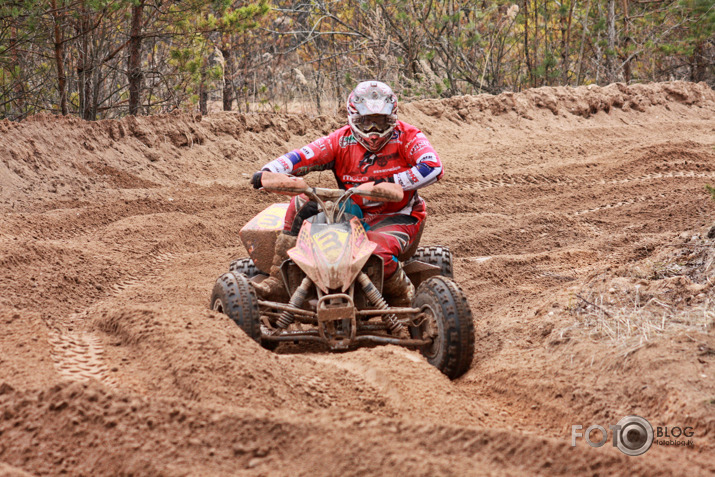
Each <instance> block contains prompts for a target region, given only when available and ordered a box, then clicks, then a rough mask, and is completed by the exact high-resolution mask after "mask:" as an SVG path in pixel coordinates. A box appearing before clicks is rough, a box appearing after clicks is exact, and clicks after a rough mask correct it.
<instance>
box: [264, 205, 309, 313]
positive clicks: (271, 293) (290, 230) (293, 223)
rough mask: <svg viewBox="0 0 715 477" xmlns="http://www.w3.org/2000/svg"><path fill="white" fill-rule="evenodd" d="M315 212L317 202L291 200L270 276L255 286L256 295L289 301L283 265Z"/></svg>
mask: <svg viewBox="0 0 715 477" xmlns="http://www.w3.org/2000/svg"><path fill="white" fill-rule="evenodd" d="M315 212H317V207H316V206H315V202H310V201H308V198H307V197H306V196H304V195H299V196H296V197H293V199H291V201H290V204H289V205H288V210H287V212H286V217H285V222H284V223H283V232H282V233H281V234H280V235H278V238H277V239H276V247H275V251H274V253H273V263H272V265H271V269H270V276H269V277H268V278H266V279H265V280H263V281H262V282H261V283H257V284H255V285H254V288H255V289H256V293H258V295H259V296H260V297H261V298H263V299H264V300H265V299H271V300H277V301H287V300H288V298H289V297H288V293H287V292H286V290H285V287H284V286H283V280H282V279H281V264H282V263H283V262H284V261H285V260H287V259H288V250H290V249H291V248H293V247H295V243H296V241H297V238H298V232H299V231H300V226H301V225H302V223H303V220H305V219H306V218H307V217H310V215H314V213H315Z"/></svg>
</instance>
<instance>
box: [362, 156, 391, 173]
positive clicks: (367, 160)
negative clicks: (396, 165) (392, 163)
mask: <svg viewBox="0 0 715 477" xmlns="http://www.w3.org/2000/svg"><path fill="white" fill-rule="evenodd" d="M377 159H378V157H377V154H373V153H372V152H370V151H365V155H363V156H362V159H360V172H362V173H363V174H365V173H366V172H367V170H368V169H369V168H370V166H372V165H373V164H375V161H376V160H377ZM385 165H387V162H385Z"/></svg>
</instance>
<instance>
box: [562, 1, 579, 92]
mask: <svg viewBox="0 0 715 477" xmlns="http://www.w3.org/2000/svg"><path fill="white" fill-rule="evenodd" d="M577 1H578V0H571V4H570V5H569V16H568V20H566V19H565V18H564V17H563V16H562V17H561V84H562V85H567V84H568V82H569V45H570V44H571V19H572V18H573V10H574V6H575V5H576V2H577Z"/></svg>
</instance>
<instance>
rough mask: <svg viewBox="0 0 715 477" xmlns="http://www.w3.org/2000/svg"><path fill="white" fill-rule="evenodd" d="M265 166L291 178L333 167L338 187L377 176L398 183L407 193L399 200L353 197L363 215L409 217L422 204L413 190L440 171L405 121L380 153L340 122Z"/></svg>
mask: <svg viewBox="0 0 715 477" xmlns="http://www.w3.org/2000/svg"><path fill="white" fill-rule="evenodd" d="M263 170H270V171H272V172H279V173H283V174H291V175H295V176H302V175H305V174H307V173H308V172H311V171H324V170H332V171H333V173H334V174H335V179H336V180H337V182H338V186H339V187H340V188H341V189H349V188H352V187H356V186H358V185H360V184H363V183H365V182H372V181H375V180H378V179H386V180H389V181H391V182H395V183H396V184H399V185H401V186H402V189H403V190H404V191H405V196H404V198H403V199H402V201H401V202H384V203H383V202H372V201H366V200H363V199H362V198H361V197H358V196H353V200H354V201H355V203H356V204H357V205H359V206H360V208H361V209H362V210H363V212H364V213H365V214H366V215H370V214H397V213H400V214H407V215H410V213H411V210H412V208H413V207H414V206H415V205H417V204H418V203H421V202H423V199H422V198H420V197H419V195H418V194H417V189H419V188H421V187H425V186H427V185H429V184H432V183H433V182H436V181H437V180H439V179H440V178H441V177H442V175H443V174H444V169H443V167H442V163H441V161H440V160H439V156H438V155H437V152H436V151H435V150H434V148H433V147H432V145H431V144H430V142H429V140H428V139H427V137H425V135H424V134H423V133H422V132H421V131H420V130H419V129H417V128H416V127H414V126H412V125H410V124H407V123H405V122H403V121H397V124H396V126H395V130H394V131H393V133H392V137H391V138H390V141H389V142H388V143H387V144H386V145H385V146H384V147H383V148H382V149H380V150H379V151H378V152H374V153H373V152H370V151H368V150H367V149H365V147H363V146H362V145H361V144H360V143H358V142H357V140H356V139H355V137H354V136H353V133H352V131H351V129H350V126H344V127H342V128H340V129H338V130H337V131H334V132H332V133H331V134H329V135H327V136H324V137H321V138H319V139H317V140H315V141H313V142H311V143H310V144H308V145H306V146H303V147H301V148H300V149H296V150H294V151H291V152H289V153H288V154H285V155H283V156H281V157H279V158H277V159H275V160H273V161H271V162H269V163H268V164H266V165H265V166H264V167H263Z"/></svg>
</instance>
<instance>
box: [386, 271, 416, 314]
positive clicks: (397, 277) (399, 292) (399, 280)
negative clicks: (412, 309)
mask: <svg viewBox="0 0 715 477" xmlns="http://www.w3.org/2000/svg"><path fill="white" fill-rule="evenodd" d="M382 296H384V297H385V300H387V302H388V303H389V304H390V305H392V306H411V305H412V298H414V296H415V286H414V285H413V284H412V282H411V281H410V279H409V278H407V274H406V273H405V271H404V270H403V269H402V266H400V265H398V266H397V271H396V272H395V273H393V274H392V276H391V277H390V278H388V279H387V280H385V283H384V284H383V285H382Z"/></svg>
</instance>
